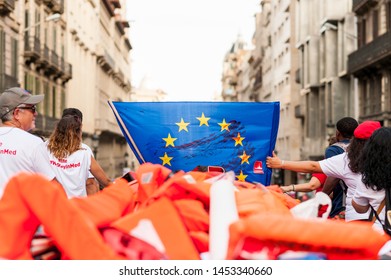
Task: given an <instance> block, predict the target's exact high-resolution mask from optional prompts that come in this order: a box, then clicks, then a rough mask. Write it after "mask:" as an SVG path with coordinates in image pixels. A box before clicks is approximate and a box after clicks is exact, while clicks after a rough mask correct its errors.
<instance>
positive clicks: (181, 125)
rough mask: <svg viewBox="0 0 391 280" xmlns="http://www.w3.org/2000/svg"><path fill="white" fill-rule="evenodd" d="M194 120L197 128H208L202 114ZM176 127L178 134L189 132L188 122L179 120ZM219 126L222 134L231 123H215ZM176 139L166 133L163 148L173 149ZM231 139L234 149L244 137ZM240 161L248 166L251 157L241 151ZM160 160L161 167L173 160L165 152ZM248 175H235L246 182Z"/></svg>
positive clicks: (227, 129)
mask: <svg viewBox="0 0 391 280" xmlns="http://www.w3.org/2000/svg"><path fill="white" fill-rule="evenodd" d="M196 119H197V120H198V121H199V126H200V127H201V126H203V125H204V126H209V120H210V118H209V117H206V116H205V114H204V112H202V114H201V116H200V117H196ZM175 124H176V125H177V126H178V133H180V132H182V131H183V132H189V130H188V126H189V124H190V122H185V121H184V119H183V118H181V120H180V122H177V123H175ZM217 124H218V125H219V126H220V132H223V131H224V130H226V131H228V132H229V131H230V130H229V126H230V125H231V123H227V122H226V120H225V118H224V119H223V120H222V122H220V123H217ZM177 139H178V138H174V137H172V136H171V134H170V133H168V135H167V137H166V138H162V140H163V141H164V142H165V147H166V148H167V147H169V146H172V147H175V141H176V140H177ZM232 139H233V140H234V141H235V147H236V146H238V145H240V146H243V140H244V139H245V137H242V136H241V135H240V133H239V132H238V133H237V135H236V136H235V137H232ZM238 157H239V158H240V159H241V163H240V164H241V165H243V164H250V163H249V161H248V160H249V158H250V157H251V155H247V154H246V151H243V154H241V155H239V156H238ZM159 158H160V159H161V160H162V165H166V164H167V165H169V166H171V160H172V159H173V157H170V156H168V155H167V152H165V153H164V155H163V156H162V157H159ZM247 176H248V175H245V174H244V173H243V171H242V170H240V174H239V175H236V178H237V179H238V180H239V181H246V177H247Z"/></svg>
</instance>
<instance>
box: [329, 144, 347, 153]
mask: <svg viewBox="0 0 391 280" xmlns="http://www.w3.org/2000/svg"><path fill="white" fill-rule="evenodd" d="M331 146H336V147H339V148H341V149H342V150H344V152H346V149H347V148H348V146H349V143H344V142H336V143H334V144H332V145H331Z"/></svg>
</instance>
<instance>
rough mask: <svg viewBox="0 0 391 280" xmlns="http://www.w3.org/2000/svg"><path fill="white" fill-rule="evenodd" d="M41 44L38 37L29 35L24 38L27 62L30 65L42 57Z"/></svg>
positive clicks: (24, 54)
mask: <svg viewBox="0 0 391 280" xmlns="http://www.w3.org/2000/svg"><path fill="white" fill-rule="evenodd" d="M40 49H41V42H40V40H39V39H38V38H36V37H30V36H28V34H27V35H26V36H25V37H24V53H23V56H24V58H25V62H26V63H27V64H30V63H31V62H35V61H37V60H38V59H39V58H40V56H41V53H40Z"/></svg>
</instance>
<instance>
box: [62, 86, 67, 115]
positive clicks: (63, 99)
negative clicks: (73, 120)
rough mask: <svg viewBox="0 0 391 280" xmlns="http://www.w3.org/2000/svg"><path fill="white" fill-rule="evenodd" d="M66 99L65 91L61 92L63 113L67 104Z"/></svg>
mask: <svg viewBox="0 0 391 280" xmlns="http://www.w3.org/2000/svg"><path fill="white" fill-rule="evenodd" d="M65 97H66V95H65V90H64V89H62V90H61V112H62V111H63V110H64V109H65V102H66V99H65Z"/></svg>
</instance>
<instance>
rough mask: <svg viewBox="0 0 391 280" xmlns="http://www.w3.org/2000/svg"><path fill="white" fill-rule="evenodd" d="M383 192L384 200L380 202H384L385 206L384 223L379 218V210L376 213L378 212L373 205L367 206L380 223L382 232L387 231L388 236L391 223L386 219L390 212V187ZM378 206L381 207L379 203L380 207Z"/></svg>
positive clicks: (390, 234)
mask: <svg viewBox="0 0 391 280" xmlns="http://www.w3.org/2000/svg"><path fill="white" fill-rule="evenodd" d="M385 192H386V193H385V197H384V200H383V201H382V204H383V202H384V203H385V206H386V211H385V217H384V224H383V223H382V222H381V220H380V218H379V214H380V211H378V212H379V214H378V212H376V211H375V209H374V208H373V206H372V205H371V204H369V206H370V207H371V209H372V212H373V213H374V214H375V217H376V219H377V220H378V221H379V223H380V224H381V226H382V228H383V230H384V232H385V233H387V234H388V235H389V236H391V225H390V222H391V221H390V220H389V219H388V216H389V213H390V212H391V190H390V189H386V190H385ZM380 207H381V204H380V206H379V209H380ZM383 207H384V205H383ZM383 207H382V208H383ZM379 209H378V210H379ZM390 216H391V215H390Z"/></svg>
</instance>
